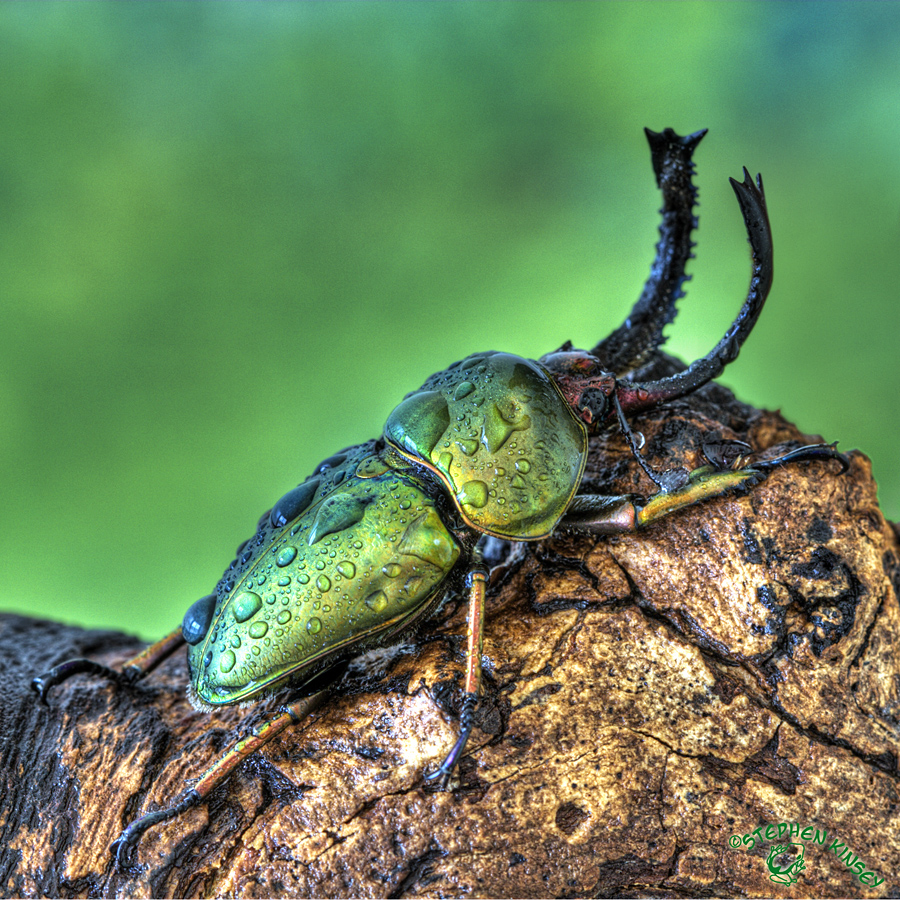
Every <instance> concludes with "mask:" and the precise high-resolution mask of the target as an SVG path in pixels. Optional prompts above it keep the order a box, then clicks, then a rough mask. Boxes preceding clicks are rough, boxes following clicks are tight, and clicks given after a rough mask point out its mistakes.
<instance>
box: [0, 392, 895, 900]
mask: <svg viewBox="0 0 900 900" xmlns="http://www.w3.org/2000/svg"><path fill="white" fill-rule="evenodd" d="M633 426H634V427H635V428H636V429H640V431H642V432H643V434H644V435H645V437H646V440H647V443H646V447H645V453H646V455H647V457H648V459H649V460H650V462H651V463H652V464H654V465H655V466H657V467H671V466H678V465H683V466H686V467H687V468H694V467H696V466H699V465H702V464H703V462H704V461H703V459H702V456H701V445H702V443H703V441H705V440H709V439H716V438H737V439H743V440H746V441H748V442H749V443H750V444H751V445H752V446H753V447H754V448H756V449H757V450H760V451H766V452H765V453H763V455H777V453H779V452H784V450H786V449H789V447H785V446H783V445H784V444H785V443H786V442H790V441H800V442H803V443H810V442H813V441H815V440H817V439H816V438H811V437H809V436H806V435H801V434H800V433H799V432H798V431H797V429H796V428H794V427H793V426H792V425H790V424H788V423H787V422H785V421H784V420H783V419H782V418H781V417H780V415H778V414H777V413H770V412H763V411H759V410H755V409H752V408H750V407H748V406H745V405H743V404H741V403H738V402H737V401H735V400H734V398H733V397H732V395H731V394H730V393H729V392H728V391H726V390H725V389H723V388H721V387H718V386H715V385H711V386H708V387H707V388H705V389H703V390H702V391H700V392H698V393H697V394H695V395H694V396H693V397H691V398H688V399H687V400H685V401H679V402H676V403H672V404H669V405H668V406H666V407H664V408H661V409H657V410H655V411H653V412H651V413H648V414H646V415H643V416H641V417H638V418H636V419H635V421H634V422H633ZM851 463H852V464H851V468H850V470H849V471H848V472H846V473H845V474H843V475H839V474H838V470H839V466H838V465H837V463H836V462H834V461H824V462H806V463H798V464H789V465H785V466H782V467H780V468H779V469H777V470H776V471H774V472H773V473H772V474H771V475H770V476H769V477H768V479H767V480H766V481H765V482H763V483H762V484H760V485H758V486H756V487H754V488H753V489H752V490H751V491H749V492H748V493H746V494H744V495H741V496H733V497H728V498H725V499H720V500H715V501H711V502H707V503H704V504H700V505H698V506H695V507H692V508H690V509H687V510H684V511H682V512H680V513H676V514H674V515H672V516H671V517H669V518H668V519H665V520H662V521H660V522H658V523H656V524H654V525H652V526H650V527H649V528H647V529H646V531H644V532H643V533H641V534H636V535H624V536H621V537H586V536H584V535H577V534H565V533H557V534H556V535H554V536H553V537H552V538H551V539H549V540H545V541H542V542H539V543H532V544H517V545H513V546H512V547H511V548H510V552H509V554H508V556H507V558H506V559H505V560H503V562H502V563H501V564H499V565H497V566H496V567H495V568H494V570H493V573H492V578H491V586H490V590H489V593H488V600H487V619H486V630H485V643H484V654H485V670H484V692H483V696H482V699H481V702H480V704H479V708H478V711H477V714H476V726H477V727H476V728H475V730H474V732H473V735H472V740H471V742H470V744H469V748H468V751H467V754H466V755H465V756H464V758H463V760H462V763H461V765H460V767H459V770H458V777H457V779H456V780H455V782H453V783H451V785H450V787H451V790H449V791H446V792H442V791H439V790H436V789H435V788H433V787H431V786H429V785H427V784H426V783H425V782H423V780H422V772H423V770H424V769H425V768H428V767H433V766H434V765H435V764H437V763H438V762H440V760H441V759H442V758H443V756H444V754H445V753H446V751H447V750H448V749H449V747H450V745H451V744H452V742H453V740H454V739H455V736H456V732H457V727H458V722H457V715H458V710H459V701H460V687H461V680H462V672H463V656H462V654H463V650H464V634H465V604H463V603H459V602H455V601H454V602H451V603H450V604H449V608H448V612H447V613H446V614H445V615H444V617H443V618H442V619H441V620H439V621H436V622H434V623H431V624H430V625H428V626H426V627H425V628H424V629H423V630H422V631H421V632H420V633H419V634H418V635H417V636H415V637H414V638H412V639H411V640H410V642H409V643H408V644H407V645H405V646H404V647H402V648H400V649H399V650H396V651H395V652H393V653H384V654H383V655H382V659H381V660H380V663H378V665H379V666H380V668H378V667H376V662H373V661H372V660H369V665H368V668H358V669H356V670H355V671H353V672H351V673H350V674H349V675H348V676H347V679H346V680H345V682H344V683H343V685H342V687H341V689H340V691H339V693H338V695H337V696H336V697H334V698H333V699H332V700H330V701H329V702H327V703H326V704H325V705H324V706H323V707H322V708H321V709H320V710H319V711H318V712H316V713H315V714H313V715H312V716H311V717H310V718H309V719H308V720H307V721H305V722H304V723H301V724H300V725H298V726H296V727H294V728H292V729H289V730H288V731H286V732H284V733H283V734H281V735H280V736H279V737H277V738H276V739H275V740H273V741H272V742H271V743H270V744H268V745H267V746H266V747H265V748H264V749H263V750H262V751H261V752H260V753H258V754H256V755H254V756H253V757H251V758H249V759H248V760H247V761H246V762H245V763H244V764H242V765H241V766H240V767H239V768H238V769H237V770H236V771H235V773H234V774H233V776H232V777H231V779H230V780H229V781H228V782H227V783H226V784H224V785H222V786H221V787H219V788H217V789H216V790H215V791H214V792H213V794H212V795H211V798H210V801H209V802H208V803H205V804H203V805H201V806H198V807H196V808H194V809H192V810H190V811H188V812H187V813H185V814H183V815H181V816H179V817H178V818H176V819H174V820H172V821H170V822H167V823H165V824H164V825H161V826H159V827H156V828H153V829H151V830H150V831H148V832H147V834H146V835H145V836H144V838H143V839H142V841H141V843H140V844H139V846H138V852H137V857H136V865H135V866H134V867H133V868H130V869H126V870H120V869H118V868H117V867H116V865H115V864H114V862H113V860H112V857H111V855H110V852H109V846H110V844H111V843H112V842H113V841H114V840H115V839H116V838H117V837H118V835H119V833H120V832H121V830H122V828H123V827H124V826H125V825H126V824H128V823H129V822H131V821H133V820H134V818H136V817H137V816H138V815H141V814H143V813H146V812H148V811H151V810H153V809H156V808H159V807H161V806H166V805H169V804H170V803H171V802H172V801H173V800H174V799H175V798H176V797H177V796H178V795H179V794H180V793H181V791H182V790H183V789H184V787H185V785H186V783H190V779H192V778H196V777H197V776H198V775H199V774H200V773H201V772H202V771H203V770H204V769H205V768H206V767H207V766H208V765H209V764H210V763H211V762H213V761H214V760H215V759H216V758H217V757H218V756H220V755H221V754H222V752H223V751H224V750H225V749H227V748H228V747H229V746H230V745H231V744H232V743H234V741H235V740H236V739H237V738H238V737H239V736H240V735H242V734H243V733H245V730H246V728H247V726H248V724H251V723H252V722H257V721H259V720H260V719H261V718H262V717H263V716H264V715H265V713H266V710H268V711H271V710H273V709H274V708H275V705H276V704H275V703H274V701H268V702H267V704H265V705H260V706H258V707H256V708H254V709H251V710H245V709H236V708H235V709H226V710H224V711H221V712H217V713H215V714H206V713H202V712H198V711H196V710H194V708H193V707H192V706H191V705H190V704H189V703H188V700H187V697H186V695H185V685H186V683H187V666H186V660H185V655H184V653H183V652H181V651H179V652H178V653H177V654H176V655H175V656H173V657H172V658H171V659H169V660H167V661H166V662H164V663H163V664H162V665H161V666H160V668H159V669H157V670H156V671H155V672H153V673H152V674H151V675H150V676H149V677H148V678H147V679H145V680H144V681H142V682H141V683H140V684H138V685H137V686H135V687H132V688H124V687H118V686H115V685H113V684H111V683H108V682H106V681H104V680H102V679H98V678H95V677H89V676H77V677H75V678H72V679H71V680H70V681H68V682H66V683H64V684H63V685H61V686H59V687H57V688H55V689H54V690H53V692H52V693H51V696H50V706H49V708H43V707H41V706H40V705H39V704H38V702H37V700H36V697H35V695H34V694H33V693H32V692H31V690H30V689H29V682H30V680H31V678H32V677H34V676H35V675H37V674H39V673H41V672H43V671H45V670H47V669H48V668H50V667H51V666H52V665H54V664H56V663H59V662H60V661H62V660H64V659H66V658H68V657H72V656H91V657H93V658H96V659H98V660H99V661H101V662H104V663H107V664H110V665H119V664H121V663H122V661H124V660H125V659H127V658H128V657H129V656H131V655H133V653H134V652H135V651H136V649H137V648H138V647H139V644H138V642H136V640H135V639H133V638H130V637H127V636H126V635H122V634H117V633H113V632H98V631H83V630H80V629H77V628H70V627H66V626H63V625H59V624H55V623H51V622H44V621H38V620H32V619H26V618H23V617H18V616H13V615H5V616H0V645H2V648H3V650H2V652H3V659H4V666H3V668H2V670H0V683H2V687H3V697H4V702H3V707H2V712H0V777H2V791H3V796H4V803H3V807H2V811H0V832H2V847H0V894H8V895H10V896H17V897H18V896H22V897H25V896H28V897H31V896H51V897H55V896H65V897H100V896H110V897H112V896H133V897H150V896H153V897H173V896H174V897H195V896H223V895H227V896H236V897H263V896H290V897H309V896H313V897H417V896H422V897H425V896H428V897H448V896H451V897H455V896H476V897H598V896H644V897H646V896H668V897H675V896H677V897H694V896H750V897H757V896H773V895H774V896H790V897H793V896H809V897H839V896H851V897H877V896H885V895H889V894H891V895H894V896H896V895H897V893H896V892H897V891H898V890H900V874H898V873H900V831H898V827H897V825H898V821H900V812H898V809H900V807H898V776H900V772H898V756H900V667H898V663H897V659H896V656H895V654H894V653H893V652H892V645H893V644H894V642H896V640H897V636H898V634H900V610H898V601H897V595H898V583H900V581H898V580H900V574H898V573H900V567H898V552H900V551H898V539H897V534H896V532H895V530H894V529H893V528H892V526H891V525H890V524H889V523H887V522H886V521H885V519H884V518H883V516H882V515H881V513H880V511H879V509H878V505H877V501H876V495H875V483H874V482H873V480H872V477H871V472H870V465H869V462H868V460H867V459H866V458H865V457H864V456H863V455H862V454H860V453H858V452H854V453H852V454H851ZM583 489H584V490H585V491H591V492H596V493H622V492H639V493H644V494H649V493H651V492H652V491H653V490H654V488H653V486H652V485H651V483H650V481H649V480H648V479H647V477H646V476H645V475H644V474H643V473H642V472H641V471H640V469H639V468H638V467H637V465H636V463H635V461H634V459H633V457H632V455H631V453H630V452H629V450H628V448H627V446H626V445H625V443H624V441H623V439H622V437H621V435H620V434H619V433H618V431H617V430H616V431H611V432H610V433H608V434H605V435H603V436H601V437H600V438H599V439H596V440H594V441H592V445H591V452H590V459H589V462H588V469H587V472H586V475H585V481H584V488H583ZM189 599H190V598H186V603H185V605H186V606H187V601H188V600H189ZM14 601H15V598H7V602H14ZM778 826H783V827H782V829H781V832H780V833H779V830H778ZM791 826H795V828H796V831H794V830H793V829H792V828H791ZM767 829H768V830H767ZM813 831H814V832H815V835H813V834H812V832H813ZM754 832H755V834H754ZM823 832H825V835H824V836H823ZM770 834H771V837H770ZM745 835H747V836H748V837H747V838H746V839H744V836H745ZM817 838H820V839H821V840H817ZM776 844H784V845H788V844H795V845H796V844H803V845H804V846H805V869H802V871H799V872H795V876H794V877H796V884H792V885H786V884H784V883H781V882H777V881H772V880H770V875H773V874H776V873H777V870H775V869H772V868H771V867H769V866H767V862H768V861H770V853H771V851H772V847H773V846H774V845H776ZM838 845H839V846H838ZM794 849H795V850H796V847H795V848H794ZM860 863H861V864H862V867H860V865H859V864H860ZM864 873H873V874H872V875H870V876H868V878H866V875H865V874H864ZM860 877H862V878H863V881H860ZM876 879H884V880H883V881H882V882H880V883H878V884H877V885H876V884H874V883H873V882H874V881H875V880H876ZM866 880H868V881H869V883H864V882H865V881H866Z"/></svg>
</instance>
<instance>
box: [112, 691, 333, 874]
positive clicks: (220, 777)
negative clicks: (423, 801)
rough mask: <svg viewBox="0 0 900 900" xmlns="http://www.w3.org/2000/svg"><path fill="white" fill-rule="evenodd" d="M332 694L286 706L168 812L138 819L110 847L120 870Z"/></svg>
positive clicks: (216, 764) (312, 696)
mask: <svg viewBox="0 0 900 900" xmlns="http://www.w3.org/2000/svg"><path fill="white" fill-rule="evenodd" d="M331 691H332V686H329V687H326V688H323V689H322V690H319V691H316V692H315V693H313V694H310V695H309V696H307V697H302V698H301V699H299V700H295V701H294V702H293V703H288V704H285V705H284V706H282V707H281V709H280V710H279V711H278V714H277V715H276V716H275V717H274V718H272V719H269V720H267V721H265V722H262V723H260V724H259V725H256V726H254V728H253V729H252V730H251V732H250V734H249V735H247V737H245V738H242V739H241V740H239V741H238V742H237V743H236V744H235V745H234V746H233V747H232V748H231V749H230V750H229V751H228V752H227V753H225V755H224V756H222V757H221V758H220V759H218V760H216V762H214V763H213V764H212V765H211V766H210V767H209V768H208V769H207V770H206V771H205V772H204V773H203V774H202V775H201V776H200V778H199V780H198V781H197V783H196V784H195V785H194V786H193V787H192V788H189V789H188V790H186V791H185V792H184V793H183V794H182V795H181V796H180V797H179V798H178V800H176V801H175V803H173V804H172V806H168V807H166V808H165V809H159V810H156V811H155V812H151V813H147V814H146V815H144V816H141V817H140V818H139V819H135V820H134V822H132V823H131V824H130V825H129V826H128V827H127V828H126V829H125V830H124V831H123V832H122V834H121V835H120V836H119V838H118V840H116V841H115V842H114V843H113V845H112V847H111V848H110V849H111V850H113V852H114V853H115V855H116V862H117V863H118V865H119V866H120V868H126V867H127V866H130V865H132V863H133V857H134V848H135V847H136V846H137V842H138V841H139V840H140V839H141V836H142V835H143V834H144V832H145V831H147V829H148V828H152V827H153V826H154V825H158V824H159V823H160V822H166V821H168V820H169V819H173V818H175V816H178V815H181V813H183V812H186V811H187V810H189V809H190V808H191V807H193V806H196V805H197V804H198V803H200V801H201V800H203V799H204V798H205V797H206V796H207V795H208V794H209V792H210V791H211V790H212V789H213V788H215V787H217V786H218V785H220V784H221V783H222V782H223V781H225V780H226V779H227V778H228V776H229V775H231V773H232V771H234V769H235V768H236V767H237V766H238V765H240V764H241V763H242V762H243V761H244V760H245V759H246V758H247V757H248V756H250V755H251V754H253V753H255V752H256V751H257V750H259V749H260V747H262V746H264V745H265V744H267V743H268V742H269V741H271V740H272V738H274V737H275V736H276V735H278V734H280V733H281V732H282V731H284V729H285V728H287V727H288V726H289V725H293V724H296V723H297V722H300V721H302V720H303V719H304V718H306V716H308V715H309V714H310V713H311V712H313V710H315V709H316V708H317V707H319V706H321V704H322V703H323V701H324V700H325V699H326V698H327V697H328V695H329V694H330V693H331Z"/></svg>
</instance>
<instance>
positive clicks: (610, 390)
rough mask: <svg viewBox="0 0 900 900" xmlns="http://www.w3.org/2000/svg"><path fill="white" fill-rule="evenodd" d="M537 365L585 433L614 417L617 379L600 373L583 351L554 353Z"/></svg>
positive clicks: (589, 356)
mask: <svg viewBox="0 0 900 900" xmlns="http://www.w3.org/2000/svg"><path fill="white" fill-rule="evenodd" d="M540 362H541V365H543V366H544V367H545V368H546V369H547V370H548V371H549V372H550V375H551V376H552V377H553V380H554V381H555V382H556V386H557V387H558V388H559V390H560V392H561V393H562V395H563V397H565V399H566V402H567V403H568V404H569V406H571V407H572V409H573V410H574V412H575V415H576V416H578V418H579V419H581V421H582V422H584V424H585V425H587V427H588V429H590V430H591V431H596V430H597V428H599V426H600V425H602V424H603V423H604V422H606V421H607V420H608V419H609V418H610V417H611V416H612V415H614V408H613V404H612V395H613V394H614V393H615V391H616V377H615V375H611V374H610V373H609V372H606V371H604V370H603V368H602V366H601V365H600V360H598V359H597V357H596V356H593V355H592V354H590V353H588V352H587V351H585V350H557V351H556V352H555V353H548V354H547V355H546V356H543V357H541V360H540Z"/></svg>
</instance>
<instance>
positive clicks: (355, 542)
mask: <svg viewBox="0 0 900 900" xmlns="http://www.w3.org/2000/svg"><path fill="white" fill-rule="evenodd" d="M362 545H363V544H362V541H354V542H353V546H354V547H356V549H357V550H362Z"/></svg>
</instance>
